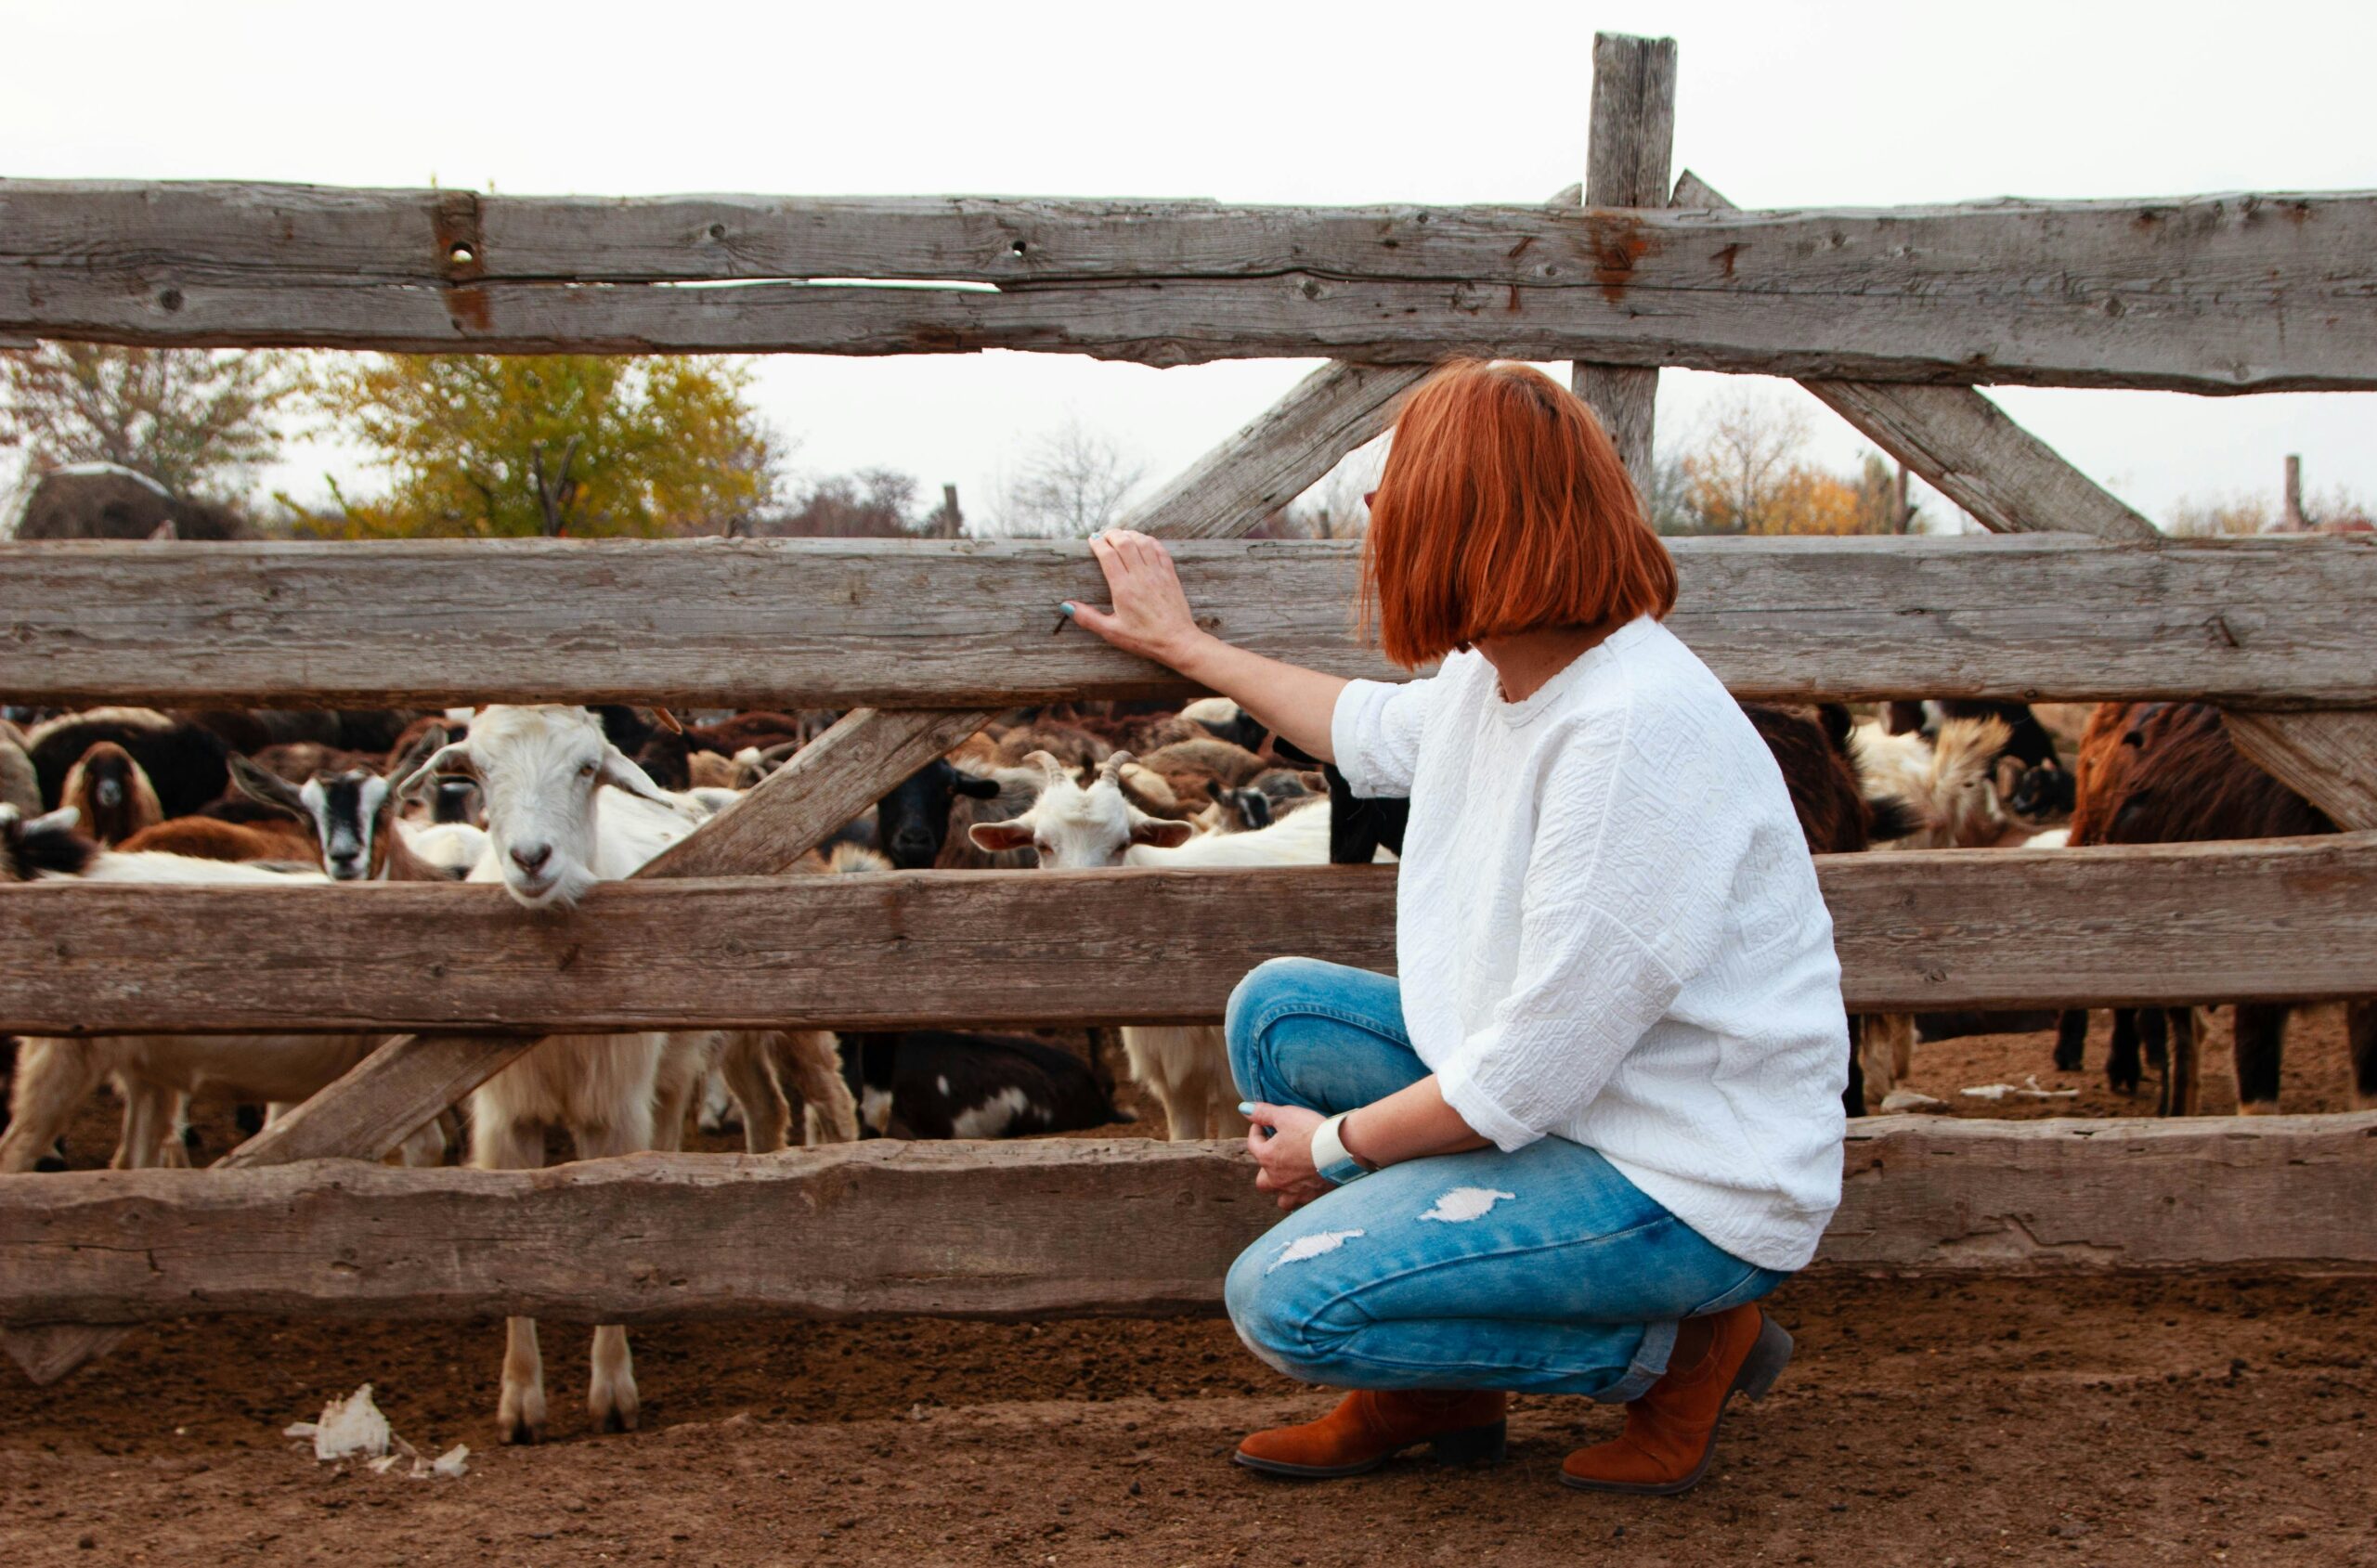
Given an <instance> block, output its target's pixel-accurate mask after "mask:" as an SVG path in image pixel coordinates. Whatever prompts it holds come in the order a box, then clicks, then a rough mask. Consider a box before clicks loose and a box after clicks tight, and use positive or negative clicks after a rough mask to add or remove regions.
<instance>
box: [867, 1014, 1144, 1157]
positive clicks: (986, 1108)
mask: <svg viewBox="0 0 2377 1568" xmlns="http://www.w3.org/2000/svg"><path fill="white" fill-rule="evenodd" d="M842 1062H843V1071H844V1073H845V1074H846V1075H847V1077H848V1080H849V1083H850V1087H851V1093H853V1094H855V1095H858V1096H859V1114H860V1120H861V1122H862V1124H863V1125H864V1129H865V1134H866V1135H870V1136H884V1137H899V1138H1012V1137H1019V1136H1021V1135H1022V1134H1027V1133H1072V1132H1078V1131H1081V1130H1083V1129H1085V1128H1089V1127H1104V1126H1107V1125H1109V1124H1111V1123H1112V1122H1115V1121H1121V1120H1123V1119H1122V1118H1121V1117H1119V1116H1117V1115H1115V1113H1114V1107H1113V1105H1112V1104H1111V1102H1110V1101H1109V1100H1108V1099H1107V1097H1106V1095H1105V1093H1104V1091H1102V1090H1101V1089H1099V1087H1098V1078H1097V1075H1096V1073H1094V1072H1093V1071H1092V1070H1091V1069H1090V1068H1089V1066H1088V1065H1087V1064H1086V1063H1085V1062H1083V1061H1082V1060H1081V1059H1080V1058H1079V1057H1077V1056H1072V1055H1071V1054H1069V1053H1067V1052H1064V1051H1060V1050H1058V1049H1057V1048H1056V1047H1055V1046H1053V1045H1046V1044H1043V1043H1041V1042H1039V1041H1037V1040H1027V1039H1024V1038H1022V1037H1020V1036H1018V1035H1007V1034H956V1033H952V1032H950V1031H948V1030H921V1029H920V1030H903V1031H901V1032H899V1033H883V1034H848V1035H844V1036H843V1037H842Z"/></svg>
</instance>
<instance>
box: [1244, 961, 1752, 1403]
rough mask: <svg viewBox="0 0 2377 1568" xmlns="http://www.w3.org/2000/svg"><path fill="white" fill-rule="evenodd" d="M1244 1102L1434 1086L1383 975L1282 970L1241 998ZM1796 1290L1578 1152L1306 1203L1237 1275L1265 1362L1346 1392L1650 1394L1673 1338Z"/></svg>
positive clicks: (1450, 1158)
mask: <svg viewBox="0 0 2377 1568" xmlns="http://www.w3.org/2000/svg"><path fill="white" fill-rule="evenodd" d="M1227 1033H1228V1036H1229V1060H1230V1068H1231V1069H1232V1071H1233V1072H1235V1073H1236V1075H1237V1078H1238V1087H1239V1092H1240V1094H1242V1095H1245V1096H1246V1097H1247V1098H1248V1099H1252V1100H1260V1101H1262V1102H1263V1103H1265V1104H1266V1105H1294V1106H1305V1107H1308V1108H1311V1109H1313V1110H1317V1111H1319V1112H1321V1113H1322V1114H1324V1115H1333V1114H1335V1113H1336V1112H1338V1111H1341V1110H1352V1109H1354V1108H1357V1107H1358V1106H1365V1105H1368V1104H1370V1102H1371V1101H1372V1100H1376V1099H1381V1098H1383V1097H1384V1096H1386V1095H1391V1094H1393V1093H1394V1092H1395V1091H1396V1090H1397V1089H1400V1088H1402V1087H1404V1086H1405V1085H1406V1084H1409V1083H1412V1082H1417V1081H1418V1080H1420V1079H1422V1078H1424V1077H1426V1076H1427V1073H1428V1069H1427V1067H1426V1066H1425V1064H1423V1063H1422V1061H1421V1060H1420V1058H1419V1056H1417V1055H1416V1054H1415V1053H1414V1052H1413V1051H1412V1049H1411V1042H1410V1039H1409V1036H1407V1035H1406V1034H1405V1033H1404V1031H1403V1003H1402V991H1401V988H1400V986H1399V985H1398V984H1397V983H1396V981H1395V980H1393V979H1391V978H1388V977H1386V976H1384V975H1374V974H1371V973H1370V972H1369V971H1368V970H1364V969H1350V968H1346V967H1345V966H1344V965H1337V964H1323V963H1320V962H1318V961H1317V960H1314V959H1308V958H1275V959H1273V960H1271V961H1270V962H1268V963H1266V964H1264V965H1261V966H1260V967H1258V968H1256V969H1255V970H1254V971H1253V973H1252V974H1250V975H1248V976H1247V977H1246V978H1245V979H1244V980H1242V981H1240V984H1239V987H1238V990H1237V991H1236V992H1235V993H1233V994H1232V995H1231V997H1230V1000H1229V1017H1228V1024H1227ZM1785 1277H1786V1276H1783V1275H1781V1274H1778V1273H1776V1272H1775V1271H1773V1270H1772V1269H1764V1268H1759V1267H1756V1266H1754V1265H1752V1264H1750V1263H1744V1262H1742V1261H1741V1260H1740V1259H1739V1258H1736V1257H1734V1256H1733V1255H1732V1254H1730V1253H1728V1252H1726V1251H1722V1250H1721V1249H1720V1248H1718V1247H1716V1246H1714V1245H1712V1244H1711V1243H1709V1242H1708V1241H1705V1240H1703V1239H1702V1238H1701V1237H1700V1236H1699V1234H1698V1233H1697V1232H1695V1231H1694V1230H1693V1229H1692V1227H1691V1226H1689V1225H1685V1224H1684V1223H1683V1222H1682V1220H1679V1219H1677V1218H1676V1217H1675V1216H1674V1215H1673V1214H1670V1213H1669V1212H1668V1211H1667V1210H1666V1209H1664V1208H1662V1207H1660V1206H1659V1205H1658V1204H1657V1203H1655V1202H1653V1201H1652V1200H1651V1199H1650V1198H1649V1197H1647V1196H1646V1195H1645V1194H1644V1193H1643V1191H1642V1189H1641V1188H1639V1187H1637V1186H1635V1185H1634V1184H1633V1183H1631V1182H1630V1181H1628V1180H1627V1179H1626V1178H1625V1177H1624V1176H1621V1175H1619V1174H1618V1173H1617V1170H1616V1168H1615V1167H1613V1166H1612V1165H1611V1164H1610V1163H1609V1161H1608V1160H1604V1159H1603V1158H1602V1157H1601V1156H1600V1155H1599V1154H1596V1153H1595V1152H1594V1151H1593V1150H1591V1149H1590V1148H1587V1147H1584V1146H1583V1145H1581V1144H1574V1143H1570V1142H1568V1141H1567V1140H1566V1139H1565V1138H1556V1137H1549V1138H1541V1139H1539V1140H1537V1141H1536V1142H1535V1143H1532V1144H1529V1145H1528V1146H1527V1147H1525V1148H1523V1149H1520V1150H1519V1151H1518V1152H1517V1153H1515V1154H1504V1153H1502V1152H1501V1151H1500V1149H1496V1148H1482V1149H1475V1150H1472V1151H1470V1152H1468V1153H1465V1154H1446V1155H1438V1156H1436V1157H1435V1158H1433V1159H1428V1160H1409V1161H1406V1162H1404V1163H1402V1164H1398V1165H1390V1166H1388V1167H1386V1168H1385V1169H1384V1170H1383V1171H1380V1172H1378V1173H1376V1174H1374V1175H1370V1176H1365V1177H1363V1178H1361V1179H1360V1180H1359V1181H1355V1182H1349V1183H1347V1184H1346V1185H1345V1186H1342V1187H1338V1188H1336V1189H1335V1190H1333V1191H1331V1192H1329V1193H1327V1194H1324V1195H1323V1196H1322V1197H1320V1198H1319V1199H1316V1200H1314V1201H1313V1202H1310V1203H1307V1204H1305V1206H1304V1207H1303V1208H1301V1209H1298V1210H1297V1211H1296V1212H1293V1213H1292V1214H1290V1215H1289V1216H1288V1217H1287V1218H1286V1219H1284V1220H1282V1221H1280V1222H1279V1224H1278V1225H1274V1226H1273V1227H1272V1228H1271V1230H1270V1232H1269V1234H1267V1235H1266V1236H1265V1237H1264V1238H1263V1239H1262V1240H1260V1241H1257V1242H1256V1243H1255V1244H1254V1245H1253V1246H1252V1247H1250V1248H1248V1249H1247V1250H1246V1251H1244V1252H1242V1253H1240V1256H1239V1259H1238V1262H1237V1263H1234V1264H1232V1265H1231V1267H1230V1271H1229V1284H1228V1288H1227V1301H1228V1304H1229V1315H1230V1321H1231V1322H1232V1323H1234V1324H1235V1325H1237V1328H1238V1332H1239V1337H1240V1339H1242V1340H1244V1341H1246V1344H1247V1347H1248V1348H1249V1349H1251V1350H1252V1351H1253V1352H1254V1354H1256V1355H1258V1356H1260V1357H1262V1358H1263V1360H1265V1361H1266V1362H1268V1363H1269V1364H1270V1365H1271V1366H1273V1367H1278V1368H1279V1370H1280V1371H1282V1372H1285V1373H1287V1374H1288V1375H1289V1376H1290V1377H1292V1378H1300V1379H1302V1380H1305V1381H1306V1382H1314V1383H1327V1384H1331V1385H1333V1386H1335V1387H1339V1388H1370V1389H1419V1388H1434V1389H1511V1390H1521V1391H1526V1392H1530V1393H1581V1394H1586V1395H1589V1396H1591V1398H1593V1399H1595V1400H1599V1401H1601V1402H1603V1403H1604V1404H1618V1403H1623V1402H1624V1401H1626V1400H1630V1399H1632V1398H1634V1397H1636V1396H1637V1395H1639V1394H1641V1393H1643V1391H1644V1390H1645V1389H1647V1388H1649V1387H1650V1386H1651V1384H1652V1383H1653V1382H1655V1381H1656V1380H1657V1379H1658V1377H1659V1374H1661V1373H1662V1372H1664V1371H1666V1370H1667V1365H1668V1353H1669V1351H1670V1350H1671V1349H1673V1348H1674V1345H1675V1335H1676V1324H1677V1323H1678V1321H1679V1320H1681V1319H1682V1318H1686V1317H1695V1316H1698V1315H1701V1314H1703V1313H1712V1312H1720V1311H1722V1310H1723V1309H1725V1308H1727V1307H1730V1306H1735V1305H1738V1304H1739V1303H1741V1302H1750V1301H1756V1300H1757V1299H1758V1298H1760V1296H1763V1295H1765V1294H1766V1293H1767V1292H1768V1291H1770V1290H1772V1289H1774V1288H1775V1286H1777V1285H1779V1284H1781V1283H1782V1282H1783V1280H1784V1278H1785Z"/></svg>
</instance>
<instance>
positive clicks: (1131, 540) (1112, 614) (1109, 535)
mask: <svg viewBox="0 0 2377 1568" xmlns="http://www.w3.org/2000/svg"><path fill="white" fill-rule="evenodd" d="M1089 551H1090V553H1091V554H1092V555H1094V556H1096V557H1097V558H1098V565H1099V567H1100V568H1102V569H1103V570H1104V571H1105V573H1106V591H1107V593H1108V594H1109V595H1110V596H1111V598H1112V599H1113V601H1114V607H1113V608H1112V609H1111V610H1100V609H1098V608H1097V607H1095V606H1094V605H1089V604H1084V603H1079V602H1078V601H1074V600H1067V601H1066V602H1065V613H1066V614H1067V615H1069V616H1072V617H1073V618H1074V619H1075V620H1077V621H1079V622H1080V623H1081V624H1082V625H1084V626H1085V627H1087V628H1089V629H1090V630H1092V631H1094V632H1096V633H1098V636H1100V637H1103V638H1104V639H1106V641H1109V642H1111V643H1113V644H1114V646H1116V647H1117V648H1120V649H1122V650H1123V651H1124V653H1129V654H1140V655H1141V656H1143V657H1146V658H1150V659H1153V660H1155V661H1156V662H1157V663H1158V664H1162V665H1168V666H1170V667H1173V668H1175V669H1177V668H1179V667H1180V663H1181V660H1182V659H1183V657H1185V656H1186V655H1187V654H1188V653H1189V650H1190V649H1191V648H1193V647H1195V646H1196V644H1197V643H1198V641H1200V640H1201V639H1203V638H1204V637H1205V636H1206V635H1207V634H1206V633H1205V632H1203V631H1201V630H1200V629H1198V627H1197V620H1196V617H1195V616H1192V615H1190V614H1189V596H1188V595H1187V594H1186V593H1184V592H1182V591H1181V589H1180V574H1179V573H1178V572H1177V571H1176V570H1174V569H1173V564H1172V553H1171V551H1167V550H1165V549H1164V548H1163V543H1162V542H1161V541H1159V540H1156V539H1153V538H1149V537H1148V536H1147V535H1145V534H1141V533H1137V532H1134V531H1133V530H1131V529H1129V528H1109V529H1107V530H1106V531H1105V532H1104V533H1102V534H1098V535H1096V536H1094V537H1093V538H1091V539H1090V541H1089Z"/></svg>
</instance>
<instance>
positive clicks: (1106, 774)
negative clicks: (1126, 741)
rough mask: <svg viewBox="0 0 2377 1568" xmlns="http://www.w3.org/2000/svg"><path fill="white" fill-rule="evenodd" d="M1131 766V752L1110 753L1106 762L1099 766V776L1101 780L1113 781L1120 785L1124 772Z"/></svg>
mask: <svg viewBox="0 0 2377 1568" xmlns="http://www.w3.org/2000/svg"><path fill="white" fill-rule="evenodd" d="M1130 765H1131V754H1130V753H1129V752H1127V751H1117V752H1111V753H1109V754H1108V756H1107V758H1106V760H1105V761H1103V762H1100V763H1099V764H1098V777H1099V778H1101V779H1107V780H1111V782H1113V783H1114V784H1121V783H1122V782H1123V770H1124V769H1125V768H1127V767H1129V766H1130Z"/></svg>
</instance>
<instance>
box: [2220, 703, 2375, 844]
mask: <svg viewBox="0 0 2377 1568" xmlns="http://www.w3.org/2000/svg"><path fill="white" fill-rule="evenodd" d="M2221 718H2222V719H2224V720H2225V721H2226V723H2227V725H2228V738H2229V740H2231V741H2232V742H2234V743H2235V744H2236V746H2237V749H2238V750H2239V751H2241V752H2243V753H2244V754H2245V755H2246V756H2247V757H2249V758H2252V759H2253V760H2254V763H2255V765H2257V766H2258V767H2260V768H2261V769H2262V770H2263V771H2265V772H2267V773H2268V774H2269V775H2270V776H2271V777H2273V778H2275V779H2276V780H2278V782H2279V783H2280V784H2284V785H2285V786H2286V787H2287V788H2289V789H2291V790H2293V791H2294V793H2296V794H2297V795H2300V796H2302V797H2304V798H2305V799H2306V800H2308V801H2310V802H2311V803H2312V804H2313V805H2314V806H2317V807H2318V808H2319V810H2322V811H2325V812H2326V813H2327V814H2328V817H2329V820H2331V821H2332V822H2333V823H2335V824H2336V825H2337V826H2339V827H2347V828H2362V829H2368V828H2377V713H2371V712H2366V711H2363V712H2358V713H2247V712H2244V711H2242V710H2241V709H2238V708H2233V707H2232V708H2229V709H2228V710H2226V711H2225V712H2224V713H2223V714H2222V715H2221Z"/></svg>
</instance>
